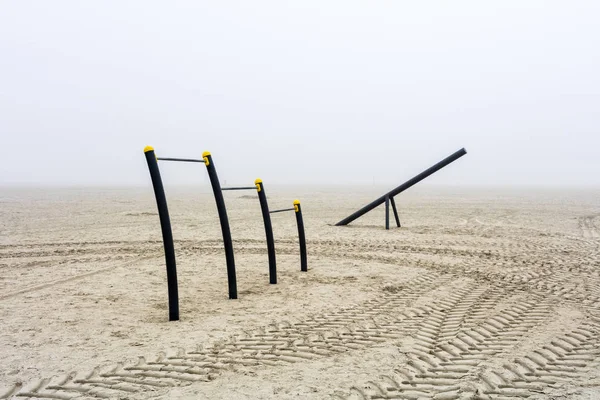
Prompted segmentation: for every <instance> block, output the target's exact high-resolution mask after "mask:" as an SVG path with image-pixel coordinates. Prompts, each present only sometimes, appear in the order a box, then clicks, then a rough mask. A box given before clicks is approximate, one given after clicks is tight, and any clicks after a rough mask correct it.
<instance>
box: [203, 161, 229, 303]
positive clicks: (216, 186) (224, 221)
mask: <svg viewBox="0 0 600 400" xmlns="http://www.w3.org/2000/svg"><path fill="white" fill-rule="evenodd" d="M202 158H203V159H204V164H205V165H206V170H207V171H208V177H209V178H210V184H211V185H212V189H213V193H214V195H215V202H216V203H217V211H218V212H219V220H220V221H221V232H222V233H223V246H224V247H225V259H226V261H227V282H228V284H229V298H230V299H237V282H236V278H235V259H234V258H233V241H232V240H231V230H230V229H229V219H228V218H227V208H225V199H224V198H223V193H222V192H221V184H220V183H219V176H218V175H217V170H216V168H215V163H214V161H213V159H212V156H211V155H210V153H209V152H208V151H205V152H204V153H202Z"/></svg>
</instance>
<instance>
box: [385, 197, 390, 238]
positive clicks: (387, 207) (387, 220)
mask: <svg viewBox="0 0 600 400" xmlns="http://www.w3.org/2000/svg"><path fill="white" fill-rule="evenodd" d="M385 229H388V230H389V229H390V197H389V196H385Z"/></svg>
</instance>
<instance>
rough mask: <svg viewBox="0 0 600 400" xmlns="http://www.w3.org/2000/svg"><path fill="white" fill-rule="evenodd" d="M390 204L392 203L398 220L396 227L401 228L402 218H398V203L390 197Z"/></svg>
mask: <svg viewBox="0 0 600 400" xmlns="http://www.w3.org/2000/svg"><path fill="white" fill-rule="evenodd" d="M390 202H391V203H392V210H394V217H395V218H396V226H397V227H398V228H400V217H399V216H398V210H397V209H396V201H395V200H394V198H393V197H390Z"/></svg>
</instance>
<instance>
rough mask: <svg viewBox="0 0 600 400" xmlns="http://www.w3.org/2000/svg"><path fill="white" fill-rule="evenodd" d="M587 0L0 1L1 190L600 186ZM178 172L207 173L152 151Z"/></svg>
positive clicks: (592, 29)
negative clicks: (211, 169)
mask: <svg viewBox="0 0 600 400" xmlns="http://www.w3.org/2000/svg"><path fill="white" fill-rule="evenodd" d="M598 21H600V3H598V2H595V1H589V2H584V1H570V2H564V1H527V2H524V1H502V2H499V1H497V2H482V1H453V2H443V1H427V2H421V1H420V2H416V1H413V2H404V1H377V2H374V1H347V0H345V1H327V2H325V1H306V0H305V1H301V2H300V1H296V2H291V1H281V0H277V1H258V2H249V1H237V2H233V1H218V2H208V1H200V2H198V1H177V2H158V1H129V2H123V1H102V2H99V1H96V2H87V1H86V2H83V1H35V2H34V1H24V0H19V1H12V2H9V1H4V2H1V3H0V57H1V62H0V135H1V141H0V143H1V144H2V146H1V153H2V156H1V157H0V184H3V185H12V184H28V185H148V184H149V175H148V171H147V167H146V164H145V158H144V156H143V148H144V147H145V146H146V145H151V146H153V147H154V148H155V149H156V152H157V154H158V155H159V156H167V157H200V156H201V154H202V152H203V151H206V150H208V151H210V152H211V153H212V155H213V158H214V160H215V165H216V166H217V168H218V171H219V174H220V176H221V179H222V180H226V181H227V182H228V183H244V182H248V183H251V182H253V181H254V179H255V178H257V177H260V178H262V179H263V180H264V181H265V184H267V183H271V182H272V183H277V184H284V183H285V184H290V185H294V184H298V185H300V184H308V183H318V184H358V185H362V184H373V183H375V184H378V185H379V184H386V185H387V184H389V185H396V184H399V183H401V182H402V181H404V180H406V179H408V178H410V177H411V176H412V175H414V174H416V173H418V172H420V171H421V170H423V169H425V168H427V167H429V166H430V165H432V164H433V163H435V162H437V161H439V160H441V159H442V158H444V157H446V156H447V155H449V154H451V153H452V152H454V151H456V150H458V149H459V148H461V147H465V148H466V149H467V151H468V152H469V154H467V156H465V157H463V158H461V159H460V160H459V161H457V162H456V163H454V164H452V165H451V166H450V167H448V168H446V169H444V170H442V171H441V172H440V173H438V174H436V175H435V176H433V177H431V178H430V179H429V180H428V181H429V182H430V183H432V184H440V185H543V186H548V185H551V186H560V185H570V186H573V185H575V186H577V185H584V186H588V185H600V157H599V156H598V153H599V149H600V73H599V72H598V71H600V55H599V49H600V24H599V23H598ZM161 171H162V172H163V175H164V179H165V181H168V183H169V184H196V183H199V184H205V183H206V171H205V168H204V167H203V166H202V165H196V164H185V165H180V164H168V165H167V164H161Z"/></svg>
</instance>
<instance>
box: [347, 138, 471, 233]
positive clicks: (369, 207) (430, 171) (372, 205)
mask: <svg viewBox="0 0 600 400" xmlns="http://www.w3.org/2000/svg"><path fill="white" fill-rule="evenodd" d="M465 154H467V151H466V150H465V149H464V148H462V149H460V150H458V151H457V152H455V153H454V154H451V155H450V156H448V157H446V158H444V159H443V160H442V161H440V162H438V163H437V164H435V165H433V166H432V167H430V168H428V169H426V170H425V171H423V172H421V173H420V174H419V175H417V176H415V177H414V178H412V179H410V180H408V181H406V182H404V183H403V184H402V185H400V186H398V187H397V188H395V189H393V190H390V191H389V192H388V193H386V194H384V195H383V196H381V197H379V198H377V199H376V200H374V201H372V202H371V203H369V204H367V205H366V206H364V207H363V208H361V209H360V210H358V211H356V212H355V213H353V214H351V215H349V216H348V217H346V218H344V219H343V220H341V221H340V222H338V223H337V224H335V225H336V226H340V225H348V224H349V223H350V222H352V221H354V220H355V219H357V218H358V217H361V216H363V215H364V214H366V213H368V212H369V211H371V210H372V209H374V208H375V207H377V206H378V205H380V204H382V203H383V202H384V201H385V198H386V196H389V197H394V196H396V195H397V194H399V193H402V192H403V191H405V190H406V189H408V188H410V187H412V186H414V185H415V184H417V183H419V182H421V181H422V180H423V179H425V178H427V177H428V176H429V175H432V174H434V173H435V172H437V171H439V170H440V169H442V168H444V167H445V166H447V165H448V164H450V163H452V162H454V161H456V160H458V159H459V158H461V157H462V156H464V155H465Z"/></svg>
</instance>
